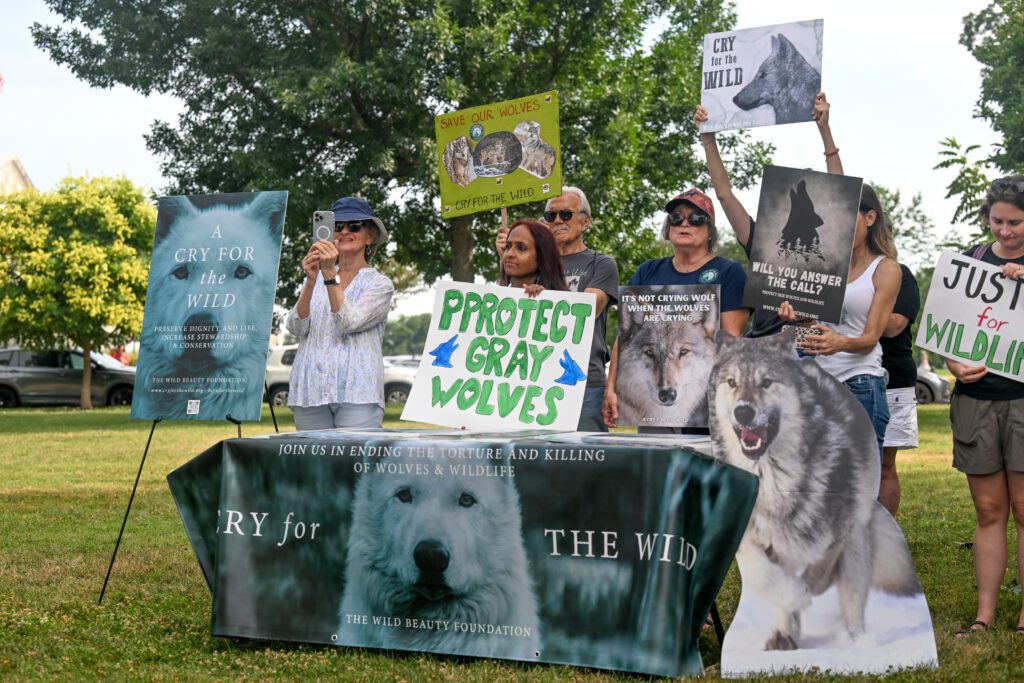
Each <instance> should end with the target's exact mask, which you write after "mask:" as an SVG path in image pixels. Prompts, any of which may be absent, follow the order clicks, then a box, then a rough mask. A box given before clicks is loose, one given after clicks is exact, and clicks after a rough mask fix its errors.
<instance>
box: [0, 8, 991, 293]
mask: <svg viewBox="0 0 1024 683" xmlns="http://www.w3.org/2000/svg"><path fill="white" fill-rule="evenodd" d="M986 4H987V2H982V1H980V0H963V1H961V2H947V3H934V2H928V1H924V0H910V1H900V2H895V1H893V0H888V1H881V0H865V1H863V2H860V3H851V2H848V1H839V2H832V1H822V0H819V1H818V2H807V1H804V0H774V1H772V2H764V1H763V0H740V1H739V2H737V3H736V5H737V13H738V15H739V20H738V22H737V28H749V27H753V26H763V25H767V24H781V23H787V22H791V21H799V20H804V19H817V18H824V20H825V36H824V64H823V68H822V71H823V74H822V82H823V86H822V87H823V89H824V90H825V92H826V93H827V94H828V98H829V101H830V102H832V107H833V109H832V131H833V134H834V136H835V140H836V144H837V146H838V147H839V149H840V150H841V154H842V159H843V165H844V167H845V171H846V173H847V174H850V175H858V176H862V177H864V178H866V179H868V180H871V181H875V182H878V183H881V184H882V185H885V186H887V187H889V188H891V189H899V190H901V191H903V193H904V194H905V195H907V196H909V195H911V194H914V193H916V192H921V193H922V195H923V198H924V208H925V210H926V212H927V213H928V214H929V215H930V216H931V218H932V220H933V221H934V222H935V223H936V225H938V226H940V229H941V230H945V229H947V226H949V222H950V219H951V216H952V214H953V209H954V206H953V204H952V203H951V202H950V201H948V200H946V199H944V196H945V186H946V184H947V183H948V182H949V181H950V179H951V177H952V174H951V173H950V172H946V171H934V170H932V167H933V166H934V165H935V164H936V163H937V161H938V150H939V141H940V140H941V139H942V138H944V137H947V136H953V137H956V138H957V139H958V140H960V141H961V142H963V143H980V144H985V145H987V144H991V143H992V142H994V141H995V139H996V138H995V135H994V134H993V133H992V131H991V130H989V128H988V126H987V125H986V124H985V123H984V122H981V121H978V120H975V119H973V118H972V116H971V114H972V112H973V109H974V105H975V101H976V99H977V96H978V91H979V85H980V76H979V72H980V69H979V65H978V63H977V62H976V61H975V60H974V58H973V57H971V56H970V54H968V52H967V51H966V50H965V49H964V48H963V47H961V46H960V44H959V36H960V31H961V28H962V17H963V16H964V15H965V14H967V13H968V12H972V11H977V10H978V9H980V8H982V7H984V6H985V5H986ZM33 21H39V22H41V23H44V24H53V23H55V17H54V16H53V15H52V14H50V13H49V11H48V10H47V8H46V7H45V5H44V4H43V3H42V2H41V1H40V0H31V1H26V2H13V1H12V0H5V1H4V2H3V14H2V21H0V74H2V76H3V79H4V86H3V90H2V91H0V158H3V157H5V156H7V155H9V154H14V155H16V156H17V157H18V158H19V159H20V160H21V163H22V164H23V165H24V167H25V169H26V170H27V172H28V174H29V177H30V178H31V179H32V181H33V183H34V184H35V185H36V187H38V188H40V189H44V190H45V189H50V188H52V187H53V186H54V185H55V183H56V182H57V181H58V180H59V179H60V178H61V177H63V176H65V175H68V174H85V173H89V174H92V175H114V174H124V175H126V176H128V177H129V178H130V179H131V180H133V181H134V182H136V183H138V184H140V185H142V186H145V187H147V188H151V189H157V190H158V189H160V188H161V187H163V186H164V185H165V182H166V181H165V180H164V179H163V177H162V176H161V173H160V169H159V159H157V158H156V157H154V156H153V155H152V154H150V152H149V151H148V150H147V149H146V146H145V141H144V139H143V135H144V134H145V133H146V132H147V131H148V130H149V128H150V126H151V124H152V122H153V121H154V120H157V119H162V120H173V119H174V118H175V116H176V114H177V112H178V111H179V107H180V105H179V104H178V102H177V101H176V100H174V99H173V98H169V97H164V96H151V97H148V98H147V97H143V96H142V95H140V94H138V93H135V92H132V91H130V90H128V89H127V88H123V87H117V88H113V89H110V90H99V89H93V88H89V87H88V86H86V85H85V84H84V83H82V82H80V81H78V80H77V79H76V78H75V77H74V76H73V75H72V74H71V72H70V71H69V70H68V69H66V68H64V67H60V66H57V65H55V64H53V63H52V62H51V61H50V60H49V58H48V57H47V56H46V54H45V53H43V52H42V51H41V50H39V49H37V48H36V47H35V46H34V45H33V43H32V39H31V36H30V35H29V32H28V27H29V26H30V25H31V24H32V22H33ZM752 134H753V137H754V139H757V140H768V141H771V142H773V143H774V144H775V146H776V149H777V151H776V155H775V159H774V161H775V163H776V164H779V165H782V166H795V167H810V168H814V169H818V170H822V171H823V170H824V168H825V164H824V157H823V156H822V149H821V140H820V138H819V137H818V134H817V131H816V130H815V127H814V124H813V123H802V124H791V125H787V126H777V127H767V128H757V129H753V131H752ZM680 184H681V185H685V184H686V179H680ZM740 198H741V200H742V201H743V203H744V205H745V206H746V207H747V210H748V211H750V212H751V213H752V214H755V215H756V209H757V190H756V189H755V190H752V191H749V192H745V193H741V194H740ZM592 201H593V202H594V204H595V206H597V207H599V206H600V198H598V197H594V198H592ZM424 301H425V299H424V297H415V298H414V300H413V301H409V302H407V303H406V304H405V305H403V306H402V307H401V309H400V310H401V311H402V312H410V311H416V310H424V308H423V307H424V306H425V305H428V304H426V303H424Z"/></svg>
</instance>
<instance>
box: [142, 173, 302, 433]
mask: <svg viewBox="0 0 1024 683" xmlns="http://www.w3.org/2000/svg"><path fill="white" fill-rule="evenodd" d="M287 201H288V193H287V192H239V193H232V194H220V195H196V196H179V197H161V198H160V200H159V205H158V210H157V225H156V236H155V238H154V241H153V257H152V261H151V262H150V270H149V286H148V288H147V290H146V308H145V312H144V314H143V323H142V343H141V346H140V350H139V366H138V374H137V377H136V383H135V395H134V397H133V399H132V417H133V418H135V419H157V418H160V419H179V420H181V419H193V420H223V419H225V417H226V416H227V415H229V414H230V415H231V416H232V417H233V418H235V419H238V420H258V419H259V415H260V409H261V404H262V397H263V378H264V374H265V372H266V365H267V348H268V347H269V343H270V326H271V321H272V319H273V307H274V294H275V291H276V289H277V269H278V263H279V261H280V257H281V236H282V234H283V230H284V218H285V210H286V205H287Z"/></svg>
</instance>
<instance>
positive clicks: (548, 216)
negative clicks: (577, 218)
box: [544, 209, 583, 223]
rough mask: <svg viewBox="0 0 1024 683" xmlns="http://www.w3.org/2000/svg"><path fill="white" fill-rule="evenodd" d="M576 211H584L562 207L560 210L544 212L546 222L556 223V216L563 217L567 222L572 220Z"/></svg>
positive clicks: (564, 221)
mask: <svg viewBox="0 0 1024 683" xmlns="http://www.w3.org/2000/svg"><path fill="white" fill-rule="evenodd" d="M576 213H583V212H582V211H573V210H572V209H562V210H560V211H545V212H544V222H545V223H554V222H555V216H558V217H559V218H561V219H562V222H563V223H567V222H568V221H570V220H572V217H573V215H574V214H576Z"/></svg>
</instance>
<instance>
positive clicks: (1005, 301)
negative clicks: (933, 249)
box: [917, 252, 1024, 382]
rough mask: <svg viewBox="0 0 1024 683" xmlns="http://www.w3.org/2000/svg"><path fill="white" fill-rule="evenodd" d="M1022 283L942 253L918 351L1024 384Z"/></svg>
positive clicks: (989, 266)
mask: <svg viewBox="0 0 1024 683" xmlns="http://www.w3.org/2000/svg"><path fill="white" fill-rule="evenodd" d="M1022 309H1024V280H1011V279H1009V278H1007V277H1006V276H1004V275H1003V271H1002V269H1001V268H1000V267H999V266H995V265H992V264H990V263H984V262H982V261H979V260H977V259H973V258H971V257H969V256H963V255H961V254H952V253H948V252H947V253H943V254H941V255H940V256H939V261H938V263H936V264H935V272H934V273H933V274H932V283H931V286H930V287H929V289H928V299H927V300H926V302H925V307H924V314H923V315H922V317H921V325H920V327H918V328H917V345H918V346H920V347H921V348H922V349H927V350H928V351H934V352H935V353H937V354H940V355H941V356H944V357H946V358H951V359H953V360H955V361H958V362H960V363H967V364H968V365H984V366H985V367H986V368H988V370H989V372H991V373H994V374H996V375H1002V376H1003V377H1008V378H1010V379H1012V380H1016V381H1018V382H1020V381H1024V318H1022V317H1021V310H1022Z"/></svg>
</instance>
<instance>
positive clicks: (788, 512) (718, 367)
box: [708, 333, 938, 676]
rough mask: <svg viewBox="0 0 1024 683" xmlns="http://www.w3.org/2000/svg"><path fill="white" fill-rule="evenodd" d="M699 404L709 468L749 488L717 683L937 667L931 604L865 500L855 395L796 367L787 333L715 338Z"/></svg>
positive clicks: (810, 367)
mask: <svg viewBox="0 0 1024 683" xmlns="http://www.w3.org/2000/svg"><path fill="white" fill-rule="evenodd" d="M708 393H709V402H710V411H711V412H710V428H711V439H712V446H713V452H714V456H715V457H716V458H718V459H720V460H723V461H724V462H726V463H728V464H730V465H733V466H735V467H739V468H741V469H744V470H747V471H749V472H751V473H753V474H755V475H757V476H758V478H759V479H760V487H759V490H758V494H757V499H756V501H755V503H754V510H753V513H752V514H751V517H750V521H749V523H748V525H747V531H746V534H745V535H744V536H743V540H742V541H741V542H740V547H739V550H738V551H737V553H736V559H737V562H738V564H739V569H740V576H741V578H742V584H743V589H742V593H741V595H740V603H739V606H738V608H737V611H736V617H735V619H734V620H733V622H732V624H731V625H730V627H729V630H728V632H727V633H726V638H725V642H724V643H723V647H722V674H723V675H724V676H743V675H749V674H751V673H756V672H768V671H771V672H781V671H787V670H810V669H816V670H830V671H832V672H836V673H854V672H861V673H883V672H885V671H886V670H887V669H889V668H890V667H891V668H897V669H898V668H905V667H916V666H937V665H938V660H937V655H936V650H935V638H934V634H933V632H932V624H931V617H930V615H929V612H928V604H927V602H926V600H925V597H924V593H923V591H922V589H921V584H920V583H919V582H918V579H917V574H916V572H915V570H914V563H913V559H912V558H911V556H910V550H909V548H908V547H907V543H906V540H905V539H904V538H903V534H902V532H901V531H900V528H899V525H898V524H897V523H896V521H895V520H894V519H893V518H892V516H891V515H889V513H888V512H887V511H886V510H885V509H884V508H883V507H882V506H881V504H879V503H878V501H877V500H876V497H877V495H878V483H879V477H880V471H881V463H880V458H879V454H878V446H877V443H876V441H875V437H874V430H873V429H872V427H871V422H870V419H869V418H868V416H867V413H866V412H865V411H864V409H863V408H862V407H861V405H860V403H859V402H858V401H857V399H856V398H854V396H853V394H851V393H850V392H849V390H848V389H847V388H846V386H845V385H843V384H841V383H840V382H839V381H838V380H836V379H834V378H833V377H832V376H831V375H829V374H828V373H826V372H825V371H824V370H822V369H820V368H819V367H818V365H817V363H815V362H814V360H813V359H811V358H804V359H799V358H798V357H797V355H796V353H795V351H794V336H793V335H792V334H791V333H784V334H778V335H775V336H773V337H765V338H760V339H745V338H734V337H731V336H729V335H725V334H719V335H718V350H717V360H716V362H715V367H714V370H713V371H712V373H711V379H710V384H709V388H708Z"/></svg>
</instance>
